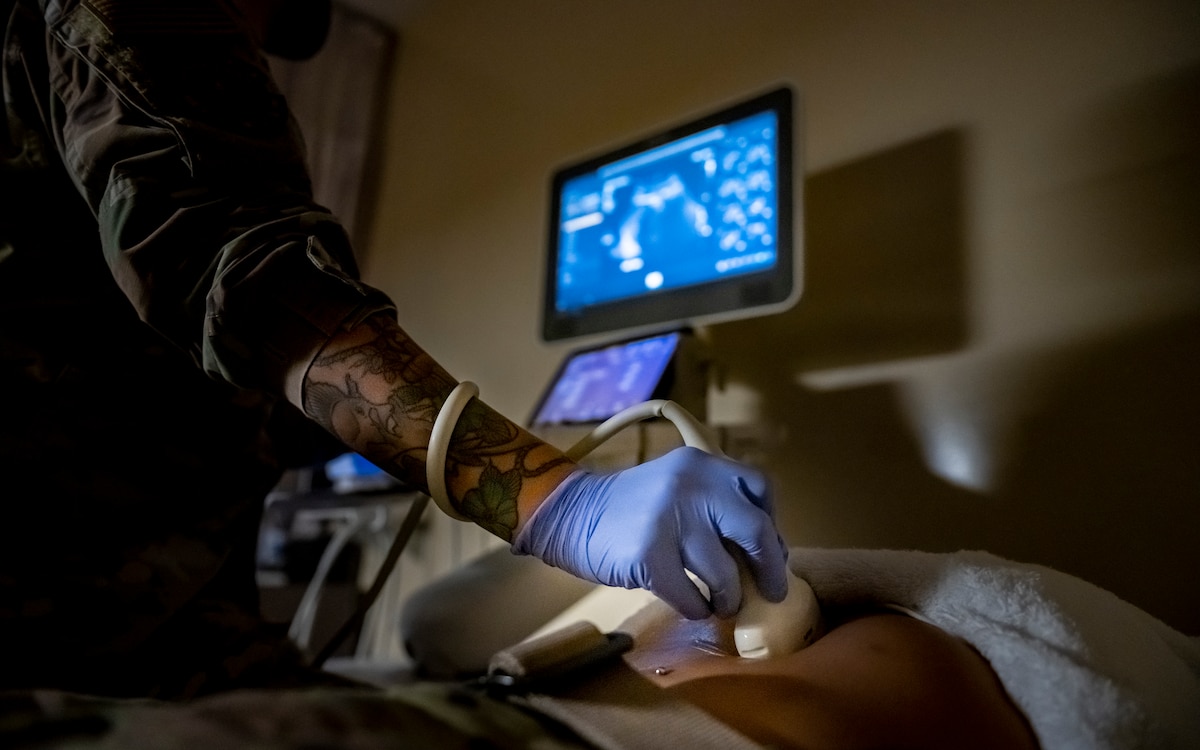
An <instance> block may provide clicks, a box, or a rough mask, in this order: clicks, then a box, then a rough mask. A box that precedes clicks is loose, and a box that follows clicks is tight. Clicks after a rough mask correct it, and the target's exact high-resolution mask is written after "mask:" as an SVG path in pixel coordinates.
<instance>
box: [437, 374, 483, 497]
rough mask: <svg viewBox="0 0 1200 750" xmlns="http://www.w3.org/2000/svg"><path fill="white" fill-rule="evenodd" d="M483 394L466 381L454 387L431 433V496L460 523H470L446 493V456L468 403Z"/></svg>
mask: <svg viewBox="0 0 1200 750" xmlns="http://www.w3.org/2000/svg"><path fill="white" fill-rule="evenodd" d="M478 395H479V386H477V385H475V384H474V383H472V382H471V381H469V380H464V381H462V382H461V383H459V384H458V385H456V386H454V390H452V391H450V395H449V396H447V397H446V403H444V404H442V410H441V411H439V412H438V415H437V419H435V420H433V431H432V432H430V433H429V452H428V454H427V456H426V460H425V482H426V484H428V485H429V497H431V498H432V499H433V502H435V503H437V506H438V507H439V508H441V509H442V512H443V513H445V514H446V515H448V516H450V517H451V518H453V519H456V520H459V521H470V520H471V519H470V518H467V517H466V516H464V515H463V514H461V513H459V512H458V511H457V510H456V509H455V508H454V505H453V504H451V502H450V494H449V493H448V492H447V491H446V453H447V452H448V451H449V450H450V435H451V433H453V432H454V425H456V424H458V417H459V415H461V414H462V411H463V409H464V408H466V406H467V402H468V401H470V400H471V399H473V398H475V397H476V396H478Z"/></svg>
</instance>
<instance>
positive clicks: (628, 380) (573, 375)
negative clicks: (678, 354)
mask: <svg viewBox="0 0 1200 750" xmlns="http://www.w3.org/2000/svg"><path fill="white" fill-rule="evenodd" d="M678 342H679V335H678V334H677V333H668V334H663V335H660V336H653V337H650V338H645V339H641V340H638V341H629V342H624V343H620V344H613V345H611V346H606V347H603V348H600V349H592V350H588V351H583V352H577V353H576V354H574V355H572V356H571V357H570V358H569V359H568V360H567V361H566V363H565V364H564V366H563V369H562V371H561V372H559V374H558V377H556V378H555V380H554V382H553V383H552V384H551V387H550V389H549V392H548V394H547V395H546V397H545V399H544V401H543V402H542V404H541V405H540V406H539V407H538V409H537V413H536V414H535V416H534V418H533V422H534V424H542V425H545V424H571V423H576V422H599V421H602V420H605V419H608V418H609V417H611V416H613V415H614V414H616V413H618V412H619V411H621V410H622V409H625V408H626V407H629V406H633V405H634V404H640V403H642V402H643V401H646V400H647V399H649V398H651V397H652V396H653V395H654V391H655V389H656V388H657V387H658V385H659V382H660V381H661V380H662V378H663V374H664V373H665V372H666V370H667V366H668V365H669V364H670V363H671V357H672V356H673V355H674V354H675V348H676V346H677V344H678Z"/></svg>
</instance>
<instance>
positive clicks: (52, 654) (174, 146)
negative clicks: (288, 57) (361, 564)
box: [0, 0, 391, 697]
mask: <svg viewBox="0 0 1200 750" xmlns="http://www.w3.org/2000/svg"><path fill="white" fill-rule="evenodd" d="M0 13H2V14H3V16H2V18H3V20H4V21H5V23H6V36H5V41H4V61H3V85H4V100H5V109H6V113H7V120H8V121H7V128H6V129H5V130H4V131H0V482H2V483H3V484H0V487H2V489H0V513H2V514H3V515H2V516H0V688H5V687H36V686H43V687H45V686H49V687H59V688H64V689H70V690H76V691H81V692H88V693H103V694H109V695H152V696H160V697H183V696H194V695H200V694H203V693H208V692H212V691H216V690H220V689H223V688H227V687H230V686H233V685H271V684H275V683H277V682H280V681H283V682H287V681H288V680H290V679H291V678H292V677H294V676H295V675H296V674H302V672H297V670H299V669H300V665H299V661H298V659H297V657H296V655H295V654H294V653H293V652H292V651H291V650H290V649H289V648H288V647H287V646H286V645H284V643H285V642H284V639H283V633H281V632H276V631H275V630H274V629H272V628H270V627H267V626H265V625H264V624H263V623H261V622H260V621H259V619H258V616H257V612H258V610H257V591H256V589H255V585H254V570H253V566H254V545H255V539H256V536H257V530H258V519H259V514H260V512H261V505H262V499H263V497H264V496H265V494H266V493H267V491H268V490H269V489H270V487H271V486H272V485H273V484H274V483H275V481H276V480H277V477H278V474H279V471H280V465H281V461H280V446H279V445H278V444H277V443H276V442H273V440H272V435H271V432H270V430H269V427H270V425H271V424H272V420H273V418H274V417H273V415H275V416H278V414H279V412H280V410H281V409H288V408H291V407H290V406H287V405H286V404H285V403H284V402H283V401H282V400H281V399H278V398H277V397H276V398H271V397H268V396H267V395H265V394H281V393H286V392H288V389H293V390H294V389H296V388H298V384H297V382H296V381H297V380H298V379H299V377H300V376H298V375H297V374H296V373H295V372H292V370H293V369H294V368H295V366H296V365H295V363H296V362H297V361H299V360H300V359H301V358H302V357H304V356H306V355H307V356H311V354H312V353H313V352H315V351H316V350H317V349H318V348H319V347H320V345H321V344H322V343H323V342H324V341H325V340H326V339H327V338H328V337H329V336H330V334H331V332H332V331H333V330H334V329H335V328H336V327H337V326H339V325H342V324H345V323H346V321H353V320H355V319H361V318H363V317H366V316H368V315H371V314H374V313H377V312H380V311H385V310H388V309H390V307H391V303H390V301H389V300H387V299H386V298H385V297H384V296H383V295H382V294H380V293H379V292H377V291H374V290H372V289H369V288H367V287H365V286H363V285H361V284H359V283H358V282H357V281H355V280H354V279H355V277H356V274H357V271H356V269H355V264H354V259H353V257H352V254H351V250H350V248H349V244H348V241H347V238H346V236H345V233H344V231H343V229H342V227H341V226H340V224H339V223H338V222H337V220H336V219H335V218H334V217H333V216H331V215H330V213H329V212H328V211H327V210H325V209H324V208H322V207H321V206H319V205H317V204H315V203H314V202H313V198H312V194H311V187H310V180H309V177H308V174H307V171H306V167H305V164H304V161H303V157H302V154H303V147H302V143H301V140H300V137H299V135H298V132H297V129H296V127H295V124H294V121H293V120H292V119H291V116H290V114H289V112H288V109H287V106H286V105H285V102H284V99H283V97H282V96H281V95H280V94H279V92H278V91H277V90H276V89H275V87H274V84H273V83H272V81H271V78H270V76H269V73H268V69H267V63H266V61H265V59H264V57H263V56H262V53H261V52H260V50H259V48H258V46H257V45H256V44H255V43H254V42H253V40H252V37H251V35H250V33H249V32H248V30H247V28H246V26H245V18H244V17H243V16H242V15H241V14H240V13H239V12H238V10H237V8H236V7H235V6H233V5H230V4H229V3H228V2H227V0H164V1H161V2H160V1H156V0H63V1H49V0H40V1H38V0H0ZM318 300H319V302H320V303H319V304H316V302H317V301H318ZM248 321H251V322H252V325H248V324H247V322H248ZM280 404H282V405H280Z"/></svg>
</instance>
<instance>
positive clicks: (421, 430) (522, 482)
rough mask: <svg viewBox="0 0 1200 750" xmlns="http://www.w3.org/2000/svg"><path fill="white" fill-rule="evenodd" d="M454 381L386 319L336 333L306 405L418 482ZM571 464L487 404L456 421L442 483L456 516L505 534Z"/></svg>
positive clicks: (318, 362)
mask: <svg viewBox="0 0 1200 750" xmlns="http://www.w3.org/2000/svg"><path fill="white" fill-rule="evenodd" d="M454 385H455V381H454V379H453V378H451V377H450V375H449V374H448V373H446V371H445V370H443V369H442V368H441V367H440V366H439V365H438V364H437V363H436V362H435V361H434V360H433V359H432V358H431V357H430V356H429V355H428V354H426V353H425V352H424V351H422V350H421V349H420V348H419V347H418V346H416V344H414V343H413V342H412V341H411V339H409V338H408V336H407V335H406V334H405V333H404V331H403V330H402V329H400V327H399V326H397V325H396V324H395V321H393V320H391V319H390V318H384V317H380V318H376V319H372V320H370V321H368V322H366V323H364V324H363V325H360V326H358V327H357V328H355V329H354V330H353V331H350V332H347V333H345V334H342V335H340V336H339V337H337V338H336V339H335V340H334V341H331V342H330V344H329V345H327V346H326V348H325V349H324V350H323V351H322V352H321V353H320V355H319V356H318V357H317V358H316V359H315V360H314V361H313V363H312V365H311V366H310V368H309V372H308V376H307V377H306V379H305V392H304V410H305V412H306V413H307V414H308V415H309V416H310V417H311V418H312V419H313V420H315V421H316V422H318V423H319V424H321V425H322V426H323V427H324V428H325V429H327V430H329V431H330V432H331V433H332V434H333V435H335V436H336V437H338V438H339V439H341V440H342V441H343V442H344V443H345V444H346V445H348V446H349V447H351V448H352V449H354V450H355V451H357V452H359V453H361V454H362V455H364V456H366V457H367V458H368V459H370V460H371V461H372V462H373V463H375V464H377V465H378V466H380V467H381V468H383V469H384V470H386V471H388V472H389V473H391V474H393V475H395V476H397V477H399V478H401V479H403V480H404V481H406V482H408V483H409V484H411V485H413V486H416V487H420V488H422V489H424V488H425V482H426V477H425V460H426V455H427V453H428V446H429V434H430V432H431V431H432V429H433V422H434V420H435V419H436V417H437V414H438V412H439V411H440V410H441V408H442V405H443V403H444V402H445V399H446V397H447V396H448V395H449V392H450V390H451V389H452V388H453V387H454ZM573 466H574V464H573V463H572V462H571V461H570V460H569V459H567V458H566V457H565V456H563V455H562V453H561V452H559V451H558V450H557V449H554V448H552V447H550V446H548V445H546V444H545V443H543V442H542V441H540V440H538V439H537V438H536V437H534V436H533V435H530V434H529V433H528V432H526V431H525V430H523V429H522V428H520V427H519V426H518V425H516V424H514V423H513V422H512V421H510V420H509V419H506V418H505V417H504V416H502V415H500V414H499V413H497V412H495V411H493V410H492V409H491V408H489V407H488V406H487V405H486V404H484V403H482V402H481V401H478V400H472V401H471V402H470V404H468V406H467V408H466V409H464V410H463V413H462V415H461V416H460V417H459V420H458V423H457V424H456V426H455V429H454V432H453V435H452V437H451V441H450V447H449V451H448V456H447V458H446V484H447V488H448V490H449V493H450V495H451V499H452V501H453V502H454V503H455V506H456V507H457V509H458V510H459V512H460V513H462V514H463V515H464V516H467V517H469V518H471V519H472V520H474V521H475V522H476V523H478V524H479V525H481V526H483V527H484V528H486V529H488V530H489V531H491V532H492V533H494V534H496V535H497V536H500V537H502V538H505V539H510V538H511V537H512V535H513V533H514V531H515V529H516V528H517V527H518V526H519V524H520V520H521V518H523V517H525V516H526V515H527V514H528V513H529V512H532V508H534V507H536V505H537V503H539V502H540V501H541V499H543V498H544V497H545V495H546V494H547V493H548V492H549V491H550V489H552V488H553V487H554V486H555V485H556V484H557V482H558V481H561V479H562V477H563V476H565V474H566V473H567V472H569V471H570V470H571V469H572V468H573Z"/></svg>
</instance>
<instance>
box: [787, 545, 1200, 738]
mask: <svg viewBox="0 0 1200 750" xmlns="http://www.w3.org/2000/svg"><path fill="white" fill-rule="evenodd" d="M789 565H790V567H791V568H792V570H793V571H794V572H795V573H796V574H797V575H799V576H800V577H802V578H804V579H805V580H807V581H808V582H809V584H811V585H812V587H813V590H814V591H815V592H816V594H817V598H818V599H820V600H821V602H822V605H823V606H826V605H863V604H890V605H898V606H899V607H901V608H903V609H904V610H906V611H908V612H909V613H910V614H913V615H915V616H917V617H919V618H920V619H923V620H925V621H927V622H929V623H931V624H933V625H935V626H937V627H939V628H941V629H943V630H945V631H946V632H948V633H951V634H953V635H955V636H958V637H960V638H963V639H964V640H966V641H967V642H968V643H970V644H971V645H973V646H974V647H975V649H976V650H978V651H979V652H980V653H981V654H982V655H983V657H984V658H985V659H987V661H988V662H989V663H990V664H991V666H992V668H993V670H995V672H996V674H997V675H998V676H999V678H1000V680H1001V682H1003V684H1004V687H1005V688H1006V690H1007V691H1008V693H1009V695H1010V696H1011V697H1012V699H1013V701H1014V702H1015V703H1016V704H1017V705H1018V706H1019V707H1020V708H1021V710H1022V711H1024V713H1025V715H1026V716H1027V717H1028V719H1029V721H1030V724H1031V725H1032V727H1033V730H1034V732H1035V733H1036V734H1037V737H1038V740H1039V741H1040V742H1041V745H1042V747H1043V748H1045V750H1073V749H1074V748H1080V749H1082V748H1088V749H1089V750H1095V749H1097V748H1102V749H1107V748H1112V749H1113V750H1117V749H1121V750H1125V749H1127V748H1179V749H1180V750H1184V749H1190V750H1195V749H1196V748H1200V639H1197V638H1191V637H1188V636H1185V635H1184V634H1182V633H1180V632H1178V631H1176V630H1174V629H1172V628H1170V627H1169V626H1167V625H1166V624H1164V623H1163V622H1161V621H1159V620H1157V619H1155V618H1154V617H1152V616H1151V615H1149V614H1148V613H1146V612H1144V611H1142V610H1140V609H1138V608H1137V607H1135V606H1133V605H1131V604H1129V603H1128V602H1125V601H1123V600H1121V599H1119V598H1118V597H1116V596H1114V595H1113V594H1112V593H1110V592H1108V591H1105V590H1103V589H1101V588H1098V587H1096V586H1094V585H1092V584H1090V583H1087V582H1085V581H1082V580H1080V579H1078V578H1075V577H1073V576H1070V575H1067V574H1065V573H1061V572H1059V571H1055V570H1051V569H1049V568H1045V567H1041V566H1038V565H1030V564H1022V563H1016V562H1011V561H1008V560H1004V559H1001V558H999V557H996V556H995V555H991V554H988V553H985V552H957V553H952V554H938V553H928V552H914V551H893V550H826V549H807V548H795V549H793V550H792V554H791V558H790V560H789Z"/></svg>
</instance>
